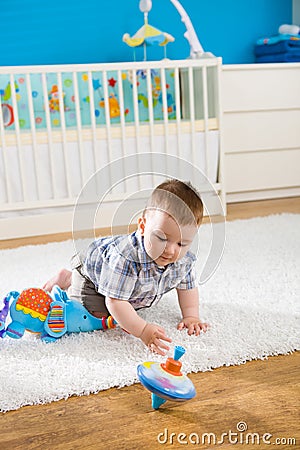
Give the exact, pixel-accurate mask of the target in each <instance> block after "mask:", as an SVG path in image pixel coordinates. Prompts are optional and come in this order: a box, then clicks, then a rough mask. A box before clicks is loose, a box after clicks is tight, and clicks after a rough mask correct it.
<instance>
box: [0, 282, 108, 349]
mask: <svg viewBox="0 0 300 450" xmlns="http://www.w3.org/2000/svg"><path fill="white" fill-rule="evenodd" d="M9 316H10V318H11V322H10V323H8V324H7V322H9ZM115 326H116V322H115V321H114V319H113V318H112V317H111V316H109V317H107V318H106V317H102V318H101V319H98V318H97V317H94V316H93V315H92V314H90V313H89V312H88V310H87V309H86V308H85V307H84V306H83V305H82V304H81V303H80V302H78V301H76V300H72V299H70V298H69V297H68V295H67V293H66V292H65V291H63V290H61V289H60V288H59V287H58V286H54V288H53V289H52V291H51V293H48V292H46V291H44V290H43V289H39V288H30V289H25V290H24V291H22V292H21V293H19V292H16V291H11V292H10V293H9V294H8V295H7V296H6V297H5V299H4V306H3V308H2V310H1V311H0V337H2V338H4V337H5V336H9V337H11V338H14V339H20V338H21V337H22V336H23V335H24V333H25V331H26V330H27V331H31V332H33V333H40V334H41V339H42V340H43V341H45V342H52V341H56V340H57V339H59V338H60V337H61V336H63V335H64V334H65V333H80V332H86V331H93V330H103V329H107V328H115Z"/></svg>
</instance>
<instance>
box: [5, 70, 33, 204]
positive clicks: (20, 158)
mask: <svg viewBox="0 0 300 450" xmlns="http://www.w3.org/2000/svg"><path fill="white" fill-rule="evenodd" d="M9 78H10V88H11V98H12V104H13V109H14V116H15V121H14V125H15V131H16V139H17V149H18V161H19V169H20V181H21V186H22V195H23V201H24V202H27V201H28V189H27V182H26V174H25V165H24V162H23V151H22V143H21V135H20V124H19V113H18V105H17V93H16V86H15V79H14V75H13V74H10V77H9Z"/></svg>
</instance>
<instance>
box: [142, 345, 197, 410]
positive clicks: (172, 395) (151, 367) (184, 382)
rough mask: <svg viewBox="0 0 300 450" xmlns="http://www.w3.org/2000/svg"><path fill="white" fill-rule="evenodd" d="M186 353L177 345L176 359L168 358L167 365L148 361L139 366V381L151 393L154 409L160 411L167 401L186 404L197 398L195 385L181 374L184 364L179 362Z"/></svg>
mask: <svg viewBox="0 0 300 450" xmlns="http://www.w3.org/2000/svg"><path fill="white" fill-rule="evenodd" d="M184 353H185V349H184V348H183V347H181V346H179V345H177V346H176V347H175V351H174V358H168V359H167V361H166V362H165V363H162V364H160V363H157V362H153V361H146V362H144V363H143V364H139V365H138V368H137V374H138V377H139V380H140V382H141V383H142V385H143V386H144V387H145V388H146V389H148V391H150V392H151V398H152V408H153V409H158V408H159V407H160V406H161V405H162V404H163V403H165V402H166V400H172V401H174V402H185V401H186V400H190V399H192V398H194V397H195V395H196V390H195V387H194V385H193V383H192V382H191V380H190V379H189V378H188V377H187V376H186V375H183V374H182V373H181V372H180V369H181V366H182V363H181V362H179V361H178V360H179V359H180V358H181V357H182V355H184Z"/></svg>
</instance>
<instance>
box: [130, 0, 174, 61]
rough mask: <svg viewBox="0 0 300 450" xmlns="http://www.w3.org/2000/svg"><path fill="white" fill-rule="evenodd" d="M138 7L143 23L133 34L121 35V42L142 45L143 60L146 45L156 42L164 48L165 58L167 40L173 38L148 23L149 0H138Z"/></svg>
mask: <svg viewBox="0 0 300 450" xmlns="http://www.w3.org/2000/svg"><path fill="white" fill-rule="evenodd" d="M139 8H140V11H141V12H143V13H144V25H143V26H142V27H141V28H140V29H139V30H138V31H137V32H136V33H135V34H134V35H133V36H130V35H129V34H128V33H125V34H124V36H123V42H125V43H126V44H127V45H129V47H133V48H135V47H142V46H143V47H144V61H146V60H147V47H148V46H150V45H154V44H158V45H159V46H161V47H163V48H164V57H165V58H166V57H167V54H166V46H167V44H168V43H169V42H174V40H175V38H174V37H173V36H172V35H171V34H169V33H166V32H164V31H160V30H158V29H157V28H155V27H153V26H152V25H149V23H148V13H149V11H150V10H151V8H152V1H151V0H140V3H139ZM134 59H135V55H134Z"/></svg>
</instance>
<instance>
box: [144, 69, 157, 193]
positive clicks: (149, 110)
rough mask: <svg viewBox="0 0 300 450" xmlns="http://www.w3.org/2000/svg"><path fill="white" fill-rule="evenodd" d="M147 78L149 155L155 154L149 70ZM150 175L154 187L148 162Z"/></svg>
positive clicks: (153, 176)
mask: <svg viewBox="0 0 300 450" xmlns="http://www.w3.org/2000/svg"><path fill="white" fill-rule="evenodd" d="M146 77H147V97H148V114H149V129H150V151H151V153H154V152H155V133H154V112H153V93H152V81H151V69H149V68H148V69H147V70H146ZM149 169H150V171H151V173H152V175H151V184H152V186H155V185H156V184H157V183H156V177H155V175H154V173H153V162H152V159H151V160H150V167H149Z"/></svg>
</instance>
